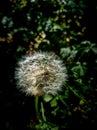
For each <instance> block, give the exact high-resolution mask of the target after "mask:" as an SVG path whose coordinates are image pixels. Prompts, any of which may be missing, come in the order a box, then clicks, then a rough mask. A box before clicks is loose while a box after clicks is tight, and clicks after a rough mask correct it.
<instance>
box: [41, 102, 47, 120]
mask: <svg viewBox="0 0 97 130" xmlns="http://www.w3.org/2000/svg"><path fill="white" fill-rule="evenodd" d="M41 111H42V118H43V121H44V122H45V121H46V117H45V115H44V107H43V103H42V102H41Z"/></svg>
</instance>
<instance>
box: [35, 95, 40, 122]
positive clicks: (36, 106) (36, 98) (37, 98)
mask: <svg viewBox="0 0 97 130" xmlns="http://www.w3.org/2000/svg"><path fill="white" fill-rule="evenodd" d="M38 104H39V96H36V97H35V110H36V116H37V118H38V120H39V122H41V120H40V115H39V110H38V107H39V106H38Z"/></svg>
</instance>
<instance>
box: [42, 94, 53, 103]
mask: <svg viewBox="0 0 97 130" xmlns="http://www.w3.org/2000/svg"><path fill="white" fill-rule="evenodd" d="M52 98H53V96H52V95H49V94H47V95H44V97H43V100H44V101H45V102H49V101H51V100H52Z"/></svg>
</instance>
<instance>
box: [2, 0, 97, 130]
mask: <svg viewBox="0 0 97 130" xmlns="http://www.w3.org/2000/svg"><path fill="white" fill-rule="evenodd" d="M96 17H97V2H94V1H87V0H79V1H78V0H3V1H1V2H0V78H1V79H0V80H1V81H0V103H1V106H0V115H1V117H0V120H1V121H0V122H1V124H2V126H3V128H4V129H7V130H17V129H23V130H28V129H29V130H32V129H35V130H49V129H50V130H61V129H64V128H94V127H97V125H96V124H97V123H96V121H97V100H96V99H97V96H96V95H97V94H96V93H97V45H96V42H97V35H96V34H97V26H96V23H97V18H96ZM36 51H47V52H53V53H55V54H56V55H58V56H60V58H61V59H62V60H63V61H64V63H65V65H66V67H67V70H68V81H67V84H66V85H64V87H63V91H62V92H61V93H60V94H58V95H57V96H55V97H53V96H51V95H45V96H44V97H40V98H39V106H38V111H39V113H40V118H38V117H37V115H36V114H35V111H36V110H35V97H26V96H25V95H24V94H22V93H20V92H19V91H18V90H17V89H16V84H15V81H14V69H15V66H16V64H17V62H18V60H19V59H20V57H21V56H22V55H24V54H29V53H32V54H33V53H34V52H36Z"/></svg>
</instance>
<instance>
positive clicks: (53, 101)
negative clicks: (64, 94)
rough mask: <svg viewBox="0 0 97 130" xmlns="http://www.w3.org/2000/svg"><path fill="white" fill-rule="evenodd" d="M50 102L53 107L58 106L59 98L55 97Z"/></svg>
mask: <svg viewBox="0 0 97 130" xmlns="http://www.w3.org/2000/svg"><path fill="white" fill-rule="evenodd" d="M50 104H51V107H56V106H57V104H58V103H57V100H56V99H53V100H52V101H51V102H50Z"/></svg>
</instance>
